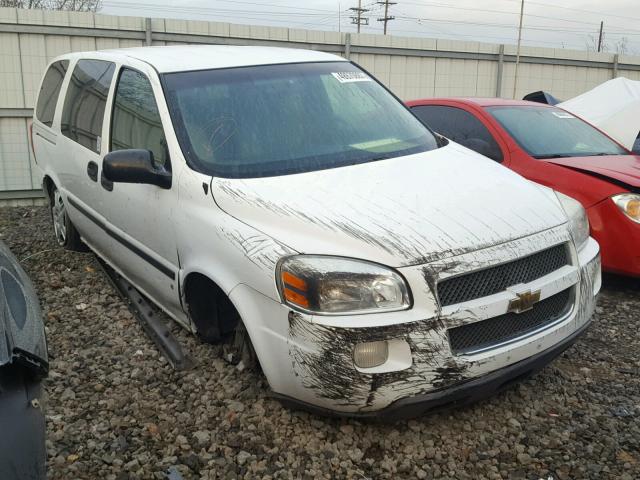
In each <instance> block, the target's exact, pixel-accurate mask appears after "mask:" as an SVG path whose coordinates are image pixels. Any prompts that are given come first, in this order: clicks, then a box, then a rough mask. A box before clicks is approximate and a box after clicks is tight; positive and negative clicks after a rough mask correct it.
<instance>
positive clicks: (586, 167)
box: [544, 155, 640, 187]
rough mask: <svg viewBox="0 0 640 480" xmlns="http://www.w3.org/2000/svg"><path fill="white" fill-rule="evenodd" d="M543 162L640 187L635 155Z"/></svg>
mask: <svg viewBox="0 0 640 480" xmlns="http://www.w3.org/2000/svg"><path fill="white" fill-rule="evenodd" d="M544 161H545V162H549V163H553V164H555V165H561V166H563V167H569V168H573V169H576V170H582V171H584V172H587V173H589V172H590V173H595V174H596V175H599V176H604V177H607V178H611V179H613V180H616V181H618V182H622V183H624V184H625V185H629V186H631V187H640V157H639V156H637V155H604V156H601V157H599V156H596V157H593V156H592V157H569V158H549V159H544Z"/></svg>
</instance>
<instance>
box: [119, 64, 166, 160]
mask: <svg viewBox="0 0 640 480" xmlns="http://www.w3.org/2000/svg"><path fill="white" fill-rule="evenodd" d="M129 148H141V149H144V150H149V151H151V153H152V154H153V159H154V162H155V163H156V164H158V165H166V163H167V159H168V157H169V155H168V152H167V142H166V140H165V136H164V131H163V130H162V121H161V120H160V113H159V112H158V105H157V104H156V99H155V97H154V95H153V89H152V88H151V83H149V79H148V78H147V77H146V76H145V75H144V74H142V73H140V72H138V71H136V70H131V69H129V68H123V69H122V73H120V78H119V80H118V85H117V87H116V94H115V99H114V103H113V116H112V118H111V151H114V150H124V149H129Z"/></svg>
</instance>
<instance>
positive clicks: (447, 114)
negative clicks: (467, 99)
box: [411, 105, 502, 162]
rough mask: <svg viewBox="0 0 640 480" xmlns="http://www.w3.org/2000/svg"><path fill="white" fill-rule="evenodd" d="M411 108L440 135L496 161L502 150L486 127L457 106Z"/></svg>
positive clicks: (499, 158)
mask: <svg viewBox="0 0 640 480" xmlns="http://www.w3.org/2000/svg"><path fill="white" fill-rule="evenodd" d="M411 110H412V111H413V113H415V114H416V116H417V117H418V118H419V119H420V120H421V121H422V122H423V123H424V124H425V125H428V126H429V127H431V128H432V129H433V130H434V131H435V132H438V133H439V134H440V135H444V136H445V137H447V138H449V139H451V140H453V141H454V142H456V143H459V144H460V145H464V146H465V147H467V148H470V149H471V150H475V151H476V152H478V153H480V154H482V155H484V156H485V157H489V158H491V159H493V160H496V161H498V162H501V161H502V150H500V146H499V145H498V142H496V140H495V138H493V135H491V133H490V132H489V130H488V129H487V127H485V126H484V124H483V123H482V122H481V121H480V120H478V119H477V118H476V117H475V116H474V115H472V114H471V113H469V112H467V111H466V110H463V109H461V108H457V107H448V106H444V105H420V106H416V107H412V108H411Z"/></svg>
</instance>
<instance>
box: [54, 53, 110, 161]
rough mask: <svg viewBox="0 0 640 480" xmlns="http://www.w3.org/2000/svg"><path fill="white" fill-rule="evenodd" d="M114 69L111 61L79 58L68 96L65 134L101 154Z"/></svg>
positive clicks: (63, 129)
mask: <svg viewBox="0 0 640 480" xmlns="http://www.w3.org/2000/svg"><path fill="white" fill-rule="evenodd" d="M114 70H115V65H114V64H113V63H111V62H105V61H102V60H79V61H78V63H77V64H76V66H75V68H74V69H73V74H72V75H71V80H70V81H69V87H68V88H67V96H66V97H65V99H64V108H63V109H62V122H61V124H60V128H61V130H62V134H63V135H64V136H66V137H69V138H70V139H71V140H74V141H76V142H78V143H79V144H80V145H83V146H85V147H87V148H88V149H90V150H93V151H94V152H97V153H100V137H101V135H102V121H103V119H104V107H105V104H106V102H107V94H108V93H109V86H110V85H111V78H112V77H113V72H114Z"/></svg>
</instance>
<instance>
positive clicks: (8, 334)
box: [0, 241, 48, 375]
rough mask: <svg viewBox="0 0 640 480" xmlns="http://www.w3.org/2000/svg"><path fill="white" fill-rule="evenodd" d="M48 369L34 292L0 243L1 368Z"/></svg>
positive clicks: (41, 372)
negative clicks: (11, 366)
mask: <svg viewBox="0 0 640 480" xmlns="http://www.w3.org/2000/svg"><path fill="white" fill-rule="evenodd" d="M7 364H21V365H22V366H24V367H27V368H29V369H31V370H34V371H35V372H36V373H37V374H39V375H45V374H46V373H47V370H48V357H47V343H46V339H45V332H44V323H43V322H42V313H41V311H40V305H39V304H38V297H37V296H36V292H35V290H34V288H33V285H32V284H31V281H30V280H29V277H27V274H26V273H25V272H24V270H22V268H21V267H20V264H19V263H18V260H17V259H16V257H14V256H13V254H12V253H11V251H10V250H9V248H8V247H7V246H6V245H5V244H4V243H3V242H1V241H0V366H3V365H7Z"/></svg>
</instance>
